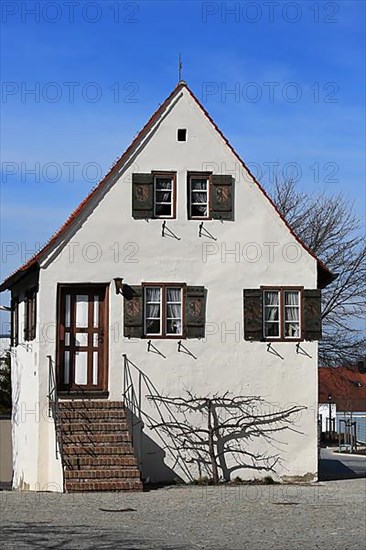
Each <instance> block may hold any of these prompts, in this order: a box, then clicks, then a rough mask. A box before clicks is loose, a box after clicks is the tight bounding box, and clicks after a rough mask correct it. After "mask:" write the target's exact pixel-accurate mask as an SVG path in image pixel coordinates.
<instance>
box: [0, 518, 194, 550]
mask: <svg viewBox="0 0 366 550" xmlns="http://www.w3.org/2000/svg"><path fill="white" fill-rule="evenodd" d="M1 539H2V541H3V544H2V548H17V549H18V548H20V549H22V548H28V549H36V548H37V549H40V548H47V549H49V548H52V549H65V550H75V548H78V549H79V548H80V549H83V550H91V549H96V548H97V549H98V550H104V549H105V550H112V549H113V550H114V549H119V548H120V549H121V550H127V549H128V550H150V549H155V548H156V549H158V548H159V549H161V550H191V548H189V547H188V546H182V545H180V546H178V545H176V544H175V545H174V547H173V546H170V545H166V544H164V543H163V542H162V541H151V540H149V541H148V540H141V539H137V538H133V537H129V536H126V534H125V533H123V529H122V528H121V529H120V530H117V529H116V530H115V531H111V530H110V529H108V530H106V529H98V528H95V529H91V528H90V527H89V526H86V525H73V526H67V525H50V524H49V523H30V522H29V523H28V522H25V523H16V524H15V523H14V524H7V525H3V526H2V536H1Z"/></svg>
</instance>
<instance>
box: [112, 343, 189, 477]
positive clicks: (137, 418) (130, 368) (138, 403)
mask: <svg viewBox="0 0 366 550" xmlns="http://www.w3.org/2000/svg"><path fill="white" fill-rule="evenodd" d="M159 395H160V394H159V392H158V390H157V388H156V386H155V385H154V384H153V382H152V381H151V380H150V378H149V377H148V376H147V375H146V374H145V373H144V372H142V370H141V369H139V368H138V367H137V366H136V365H135V364H134V363H133V362H132V361H131V360H130V359H128V357H127V355H126V354H123V395H122V398H123V402H124V405H125V407H126V409H127V410H128V412H129V413H130V417H131V422H130V426H131V437H132V444H133V443H134V436H135V434H134V432H135V431H137V430H136V427H137V426H138V427H139V431H138V436H139V448H140V453H139V455H138V459H139V463H140V464H139V465H140V471H141V463H142V445H143V427H144V424H145V423H146V424H147V425H148V427H149V428H150V429H152V430H155V433H156V434H157V436H158V437H159V439H160V440H161V442H162V447H163V449H167V448H168V447H169V448H170V449H171V447H172V446H173V447H175V453H174V454H175V457H174V459H175V462H178V461H179V462H180V464H181V468H182V469H183V470H185V471H186V474H187V475H188V477H191V474H190V472H189V469H188V468H187V466H186V464H184V461H182V460H181V459H180V454H181V453H180V449H179V447H178V446H177V444H176V442H175V441H173V442H172V444H171V445H168V444H167V441H166V439H165V437H163V435H162V433H161V431H160V430H156V428H155V425H156V423H157V420H156V419H154V418H153V417H152V416H151V415H149V414H148V413H147V412H146V411H145V410H143V400H144V399H147V398H153V397H154V396H159ZM150 402H151V403H153V408H154V411H155V413H153V414H156V416H157V418H159V422H165V421H166V420H167V419H169V418H170V419H171V418H172V417H174V414H173V412H172V410H171V409H170V408H169V407H168V406H167V405H166V404H160V406H159V405H158V404H157V402H156V401H155V400H154V399H151V400H150ZM164 415H165V417H164Z"/></svg>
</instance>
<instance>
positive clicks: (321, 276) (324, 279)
mask: <svg viewBox="0 0 366 550" xmlns="http://www.w3.org/2000/svg"><path fill="white" fill-rule="evenodd" d="M337 277H338V273H332V272H331V271H330V270H329V269H328V268H327V267H326V266H325V265H324V264H323V263H322V262H321V261H320V260H318V288H320V289H322V288H325V287H326V286H328V285H330V284H331V283H332V282H333V281H335V279H336V278H337Z"/></svg>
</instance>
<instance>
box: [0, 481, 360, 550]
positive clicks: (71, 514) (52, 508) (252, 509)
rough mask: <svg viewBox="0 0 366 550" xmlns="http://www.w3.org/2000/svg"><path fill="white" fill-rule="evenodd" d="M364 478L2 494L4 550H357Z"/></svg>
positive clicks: (0, 496)
mask: <svg viewBox="0 0 366 550" xmlns="http://www.w3.org/2000/svg"><path fill="white" fill-rule="evenodd" d="M365 497H366V480H365V479H352V480H347V481H330V482H324V483H318V484H316V485H314V486H299V485H298V486H295V485H293V486H289V485H287V486H286V485H267V486H263V485H262V486H259V485H257V486H240V487H197V486H196V487H182V488H178V487H174V488H167V489H159V490H155V491H150V492H147V493H135V494H122V493H108V494H103V493H99V494H98V493H92V494H52V493H42V494H41V493H38V494H37V493H16V492H13V493H12V492H5V491H4V492H2V493H0V501H1V510H2V513H1V525H2V534H1V546H2V548H5V549H10V548H11V549H23V548H26V549H36V548H37V549H38V548H47V549H48V548H57V549H70V550H71V549H72V550H74V549H78V548H81V549H98V550H99V549H100V550H102V549H110V550H112V549H113V550H115V549H125V550H127V549H131V550H132V549H134V550H150V549H161V550H169V549H170V550H173V549H174V550H196V549H205V550H206V549H207V550H246V549H250V550H264V549H266V550H272V549H273V550H274V549H276V550H297V549H301V550H302V549H318V548H320V549H326V550H328V549H329V550H333V549H336V550H338V549H339V550H360V549H363V548H364V542H365V539H366V530H365V511H366V510H365V502H366V500H365Z"/></svg>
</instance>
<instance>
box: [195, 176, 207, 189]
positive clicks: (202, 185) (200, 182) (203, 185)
mask: <svg viewBox="0 0 366 550" xmlns="http://www.w3.org/2000/svg"><path fill="white" fill-rule="evenodd" d="M206 189H207V180H206V179H193V178H192V179H191V190H192V191H201V190H206Z"/></svg>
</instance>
